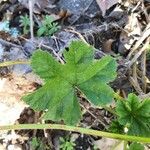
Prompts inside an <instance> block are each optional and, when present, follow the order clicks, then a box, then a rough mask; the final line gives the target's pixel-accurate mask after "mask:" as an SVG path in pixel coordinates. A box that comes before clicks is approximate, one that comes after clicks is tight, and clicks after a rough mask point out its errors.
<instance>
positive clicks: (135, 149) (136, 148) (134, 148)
mask: <svg viewBox="0 0 150 150" xmlns="http://www.w3.org/2000/svg"><path fill="white" fill-rule="evenodd" d="M144 149H145V148H144V145H143V144H140V143H136V142H133V143H132V144H131V145H130V147H129V149H128V150H144Z"/></svg>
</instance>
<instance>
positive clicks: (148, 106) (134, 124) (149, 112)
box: [116, 93, 150, 137]
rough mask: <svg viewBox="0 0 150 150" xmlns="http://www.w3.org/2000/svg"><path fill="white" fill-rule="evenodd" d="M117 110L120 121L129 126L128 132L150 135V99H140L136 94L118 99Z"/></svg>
mask: <svg viewBox="0 0 150 150" xmlns="http://www.w3.org/2000/svg"><path fill="white" fill-rule="evenodd" d="M116 112H117V114H118V117H119V119H118V120H119V123H120V124H122V125H124V126H127V127H128V129H129V131H128V134H131V135H140V136H148V137H150V126H149V125H150V99H145V100H143V101H140V100H139V98H138V97H137V96H136V95H135V94H132V93H131V94H129V96H128V98H127V100H124V101H118V103H117V107H116Z"/></svg>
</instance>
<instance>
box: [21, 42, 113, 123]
mask: <svg viewBox="0 0 150 150" xmlns="http://www.w3.org/2000/svg"><path fill="white" fill-rule="evenodd" d="M64 58H65V61H66V63H65V64H60V63H59V62H57V61H56V60H55V59H54V57H53V56H51V55H50V54H49V53H48V52H45V51H42V50H37V51H36V52H35V53H34V54H33V56H32V60H31V66H32V68H33V71H34V72H35V73H36V74H38V75H39V76H40V77H41V78H42V79H44V81H45V84H44V85H43V87H41V88H39V89H38V90H36V91H35V92H33V93H31V94H29V95H27V96H25V97H23V100H24V101H25V102H26V103H27V104H29V105H30V106H31V107H32V108H33V109H35V110H43V111H46V113H45V115H44V116H43V117H44V119H46V120H49V119H51V120H54V121H58V120H64V122H65V123H66V124H71V125H73V124H77V123H78V122H79V120H80V118H81V110H80V105H79V102H78V98H77V90H80V91H82V92H83V93H84V95H85V96H86V97H87V98H88V100H89V101H90V102H91V103H93V104H94V105H105V104H108V103H109V102H111V100H112V98H113V93H114V92H113V90H112V89H111V88H110V87H109V86H108V83H109V82H110V81H112V80H113V79H115V77H116V62H115V60H114V59H113V58H112V57H110V56H105V57H103V58H102V59H100V60H94V48H93V47H92V46H89V45H87V44H85V43H83V42H82V41H73V42H72V43H71V45H70V46H69V51H65V52H64Z"/></svg>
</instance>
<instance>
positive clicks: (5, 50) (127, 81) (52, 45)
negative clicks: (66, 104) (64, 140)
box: [0, 0, 150, 150]
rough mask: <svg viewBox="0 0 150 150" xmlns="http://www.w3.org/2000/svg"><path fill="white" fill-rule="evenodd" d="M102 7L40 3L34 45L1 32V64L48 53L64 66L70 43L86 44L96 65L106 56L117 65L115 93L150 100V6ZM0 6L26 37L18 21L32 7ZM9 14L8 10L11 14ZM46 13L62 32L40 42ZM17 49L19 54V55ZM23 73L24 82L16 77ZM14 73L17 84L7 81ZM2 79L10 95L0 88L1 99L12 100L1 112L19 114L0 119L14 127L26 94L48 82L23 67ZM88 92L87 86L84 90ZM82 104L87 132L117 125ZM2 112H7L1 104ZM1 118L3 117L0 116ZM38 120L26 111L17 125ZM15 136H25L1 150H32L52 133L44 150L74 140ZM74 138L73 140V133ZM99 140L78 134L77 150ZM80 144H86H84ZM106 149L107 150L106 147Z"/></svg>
mask: <svg viewBox="0 0 150 150" xmlns="http://www.w3.org/2000/svg"><path fill="white" fill-rule="evenodd" d="M100 2H101V1H98V0H93V1H86V4H87V5H86V6H85V5H84V4H85V3H84V1H82V4H83V5H80V1H76V3H74V0H71V1H70V2H69V4H68V1H65V0H60V2H59V1H57V0H52V1H49V0H44V1H42V3H41V1H36V2H35V3H34V7H33V12H34V16H33V17H34V21H35V28H34V32H35V33H34V34H35V35H34V36H35V37H34V41H33V42H31V40H30V36H29V35H25V36H24V35H23V36H22V35H21V36H20V35H19V36H18V35H17V37H15V38H14V37H13V38H12V36H11V34H10V33H6V32H5V31H0V43H1V45H2V48H1V49H2V50H1V61H2V62H3V61H6V60H18V59H22V58H23V59H28V58H29V57H30V56H31V55H32V53H33V52H34V51H35V50H36V49H37V48H41V49H45V50H46V51H48V52H50V53H51V54H52V55H53V57H55V58H56V59H57V60H58V61H61V60H63V59H64V57H63V53H64V49H65V48H66V47H68V46H69V45H70V43H71V41H73V40H77V39H82V40H83V39H84V40H86V42H88V43H89V44H91V45H93V46H94V47H95V48H96V50H95V54H94V55H95V58H96V59H99V58H102V57H103V56H105V55H106V53H107V54H110V55H112V56H113V57H115V58H116V59H117V62H118V71H117V72H118V73H117V74H118V76H117V78H116V80H115V81H114V82H113V83H111V87H112V88H113V89H114V90H115V91H117V92H118V93H120V95H121V96H123V97H124V98H126V97H127V95H128V93H131V92H132V91H135V93H136V94H138V95H139V96H140V97H144V98H149V92H150V81H149V80H150V73H149V65H150V63H149V57H148V56H149V55H148V51H147V45H149V1H147V0H142V1H111V2H110V1H107V0H104V1H103V2H104V3H105V4H107V5H105V7H102V3H100ZM0 4H1V5H0V11H1V16H0V19H1V22H2V21H5V20H6V18H7V19H8V20H9V22H10V28H12V27H17V29H18V30H19V32H20V33H21V32H22V31H21V27H19V22H18V20H19V16H20V15H25V14H29V11H30V10H31V9H30V7H29V5H28V2H27V1H26V0H22V1H20V0H19V1H17V0H9V1H0ZM74 4H76V5H79V6H78V7H77V8H78V9H74V8H73V6H75V5H74ZM103 6H104V5H103ZM16 8H17V9H16ZM6 10H8V11H7V13H6ZM81 10H82V11H81ZM9 12H11V13H9ZM43 13H45V14H49V15H50V16H55V17H56V19H55V21H56V22H58V23H59V24H60V25H61V26H62V29H60V31H58V32H57V33H55V34H54V35H53V36H52V37H40V38H39V37H36V30H37V24H40V23H41V22H42V18H43V16H42V15H43ZM108 41H109V42H108ZM16 47H17V48H18V49H17V50H16ZM11 51H12V52H11ZM13 51H14V53H13ZM19 53H21V57H20V58H19V57H18V56H19ZM10 54H11V55H13V54H16V56H15V55H14V56H15V57H14V58H13V57H11V55H10ZM17 54H18V55H17ZM15 58H16V59H15ZM20 67H21V69H20ZM15 68H16V69H15ZM19 72H20V73H21V74H20V75H21V76H23V77H20V76H19V77H18V74H19ZM12 73H13V76H14V77H13V79H12V77H10V76H8V74H12ZM14 73H15V75H14ZM0 74H1V83H2V84H1V87H2V86H4V87H5V88H6V90H5V88H3V87H2V88H1V91H4V92H3V93H2V92H1V94H3V96H1V97H2V98H3V99H4V98H6V99H7V98H8V100H7V103H5V105H7V106H8V105H9V106H10V107H7V109H3V110H4V111H5V110H8V108H9V109H10V110H11V108H12V110H14V109H15V110H18V111H19V112H17V111H16V116H15V115H14V118H11V117H10V118H9V117H6V115H7V114H6V113H5V116H4V117H1V118H7V119H8V120H7V121H10V120H9V119H11V122H12V123H13V122H14V121H15V120H16V119H17V118H18V117H19V114H20V113H21V111H22V110H23V109H24V108H25V106H26V105H24V104H23V103H22V101H20V98H21V97H22V96H23V95H24V94H25V93H28V92H29V91H31V92H32V91H33V90H35V89H36V88H37V87H38V89H40V86H41V85H43V83H44V82H43V81H40V80H39V78H37V77H35V76H34V75H33V74H31V70H30V69H27V68H26V67H22V65H20V66H17V65H15V66H13V67H4V68H0ZM16 74H17V77H16ZM10 78H11V79H10ZM18 80H19V81H18ZM7 85H9V86H7ZM85 87H86V85H85V86H84V88H85ZM18 88H19V89H18ZM8 89H9V90H8ZM86 90H88V89H86ZM16 93H18V94H16ZM11 94H12V95H11ZM3 99H2V102H3ZM5 102H6V101H5ZM16 103H17V104H18V105H17V104H16ZM79 103H80V106H81V110H82V111H83V114H82V116H83V117H82V120H81V124H82V126H84V127H91V128H94V129H98V130H106V129H107V126H108V125H109V124H110V123H111V121H112V120H113V119H114V116H113V115H112V114H110V113H108V111H106V110H104V109H101V108H95V107H93V106H92V105H91V104H90V103H89V102H88V101H87V100H86V98H85V97H84V96H82V95H81V97H80V100H79ZM1 106H3V104H2V105H1ZM1 106H0V107H1ZM17 106H18V107H17ZM16 107H17V108H16ZM112 107H113V104H112ZM1 108H2V107H1ZM10 112H11V111H9V114H8V116H9V115H10ZM3 115H4V113H3V114H2V115H0V116H3ZM40 116H41V114H36V115H35V114H34V112H33V110H30V109H28V108H26V109H24V111H23V112H22V113H21V114H20V118H19V119H18V122H19V123H30V122H38V121H39V118H40ZM2 121H4V119H2ZM17 133H18V135H22V136H21V137H16V140H15V142H14V141H13V142H12V141H11V140H10V141H11V142H12V144H10V142H9V141H7V142H4V141H5V138H4V137H3V138H2V141H3V142H2V144H3V143H5V144H3V145H5V146H4V147H7V146H10V147H11V148H13V149H15V148H16V144H19V146H20V145H21V148H20V149H25V150H26V149H27V147H28V149H29V148H30V140H31V138H30V137H32V136H37V137H39V138H40V139H41V140H42V139H45V137H47V136H46V134H47V133H48V137H47V138H46V139H45V140H44V141H45V142H46V141H51V142H52V143H51V142H49V143H51V144H50V145H48V144H46V145H48V146H49V147H53V148H54V147H55V146H56V147H59V143H58V142H56V141H59V137H60V136H62V137H65V136H67V135H70V133H67V132H66V133H65V132H61V131H58V132H56V131H51V132H49V131H44V132H42V131H34V132H32V131H26V132H25V131H24V132H23V131H21V133H20V132H17ZM11 134H12V135H13V133H11ZM8 135H9V134H8ZM25 135H27V136H28V138H27V139H22V138H23V137H24V136H25ZM71 135H72V136H73V133H72V134H71ZM71 135H70V136H71ZM51 139H52V140H51ZM85 139H87V140H85ZM17 140H19V142H17ZM99 140H100V142H101V139H98V138H97V139H96V137H84V136H83V138H81V137H80V135H79V134H77V139H76V148H79V147H80V146H83V145H85V146H84V148H82V149H88V148H89V149H92V148H93V147H94V145H93V143H94V141H99ZM26 141H27V142H26ZM42 141H43V140H42ZM81 141H83V143H84V144H83V143H82V142H81ZM13 143H14V144H13ZM26 143H27V144H26ZM81 143H82V144H81ZM91 143H92V144H91ZM53 144H54V145H53ZM108 145H109V144H108ZM19 146H18V147H19ZM101 146H102V145H101V144H100V145H99V144H98V148H102V147H101ZM131 148H132V146H131ZM4 149H5V148H4ZM105 149H108V150H109V148H108V147H106V148H105Z"/></svg>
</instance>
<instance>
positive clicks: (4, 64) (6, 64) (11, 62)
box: [0, 60, 30, 67]
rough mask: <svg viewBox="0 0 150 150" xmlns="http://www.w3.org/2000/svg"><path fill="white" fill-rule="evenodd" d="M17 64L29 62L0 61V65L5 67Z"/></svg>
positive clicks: (27, 62)
mask: <svg viewBox="0 0 150 150" xmlns="http://www.w3.org/2000/svg"><path fill="white" fill-rule="evenodd" d="M18 64H30V62H29V61H19V60H18V61H6V62H2V63H0V67H5V66H11V65H18Z"/></svg>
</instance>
